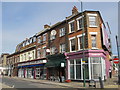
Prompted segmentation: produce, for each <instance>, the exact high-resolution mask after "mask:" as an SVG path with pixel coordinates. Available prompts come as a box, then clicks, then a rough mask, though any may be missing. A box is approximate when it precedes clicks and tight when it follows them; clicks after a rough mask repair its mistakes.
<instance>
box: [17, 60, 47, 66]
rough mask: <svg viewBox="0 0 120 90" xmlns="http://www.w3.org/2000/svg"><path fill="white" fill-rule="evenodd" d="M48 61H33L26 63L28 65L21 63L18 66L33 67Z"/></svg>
mask: <svg viewBox="0 0 120 90" xmlns="http://www.w3.org/2000/svg"><path fill="white" fill-rule="evenodd" d="M46 62H47V61H46V60H39V61H32V62H26V63H20V64H18V66H25V65H32V64H39V63H46Z"/></svg>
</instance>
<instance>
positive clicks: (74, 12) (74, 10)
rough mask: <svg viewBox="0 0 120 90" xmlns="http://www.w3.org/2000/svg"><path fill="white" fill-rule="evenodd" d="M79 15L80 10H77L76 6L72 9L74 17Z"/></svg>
mask: <svg viewBox="0 0 120 90" xmlns="http://www.w3.org/2000/svg"><path fill="white" fill-rule="evenodd" d="M77 13H78V9H77V7H76V6H74V7H73V9H72V15H73V14H77Z"/></svg>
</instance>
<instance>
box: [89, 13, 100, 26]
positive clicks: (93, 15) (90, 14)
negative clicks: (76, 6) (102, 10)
mask: <svg viewBox="0 0 120 90" xmlns="http://www.w3.org/2000/svg"><path fill="white" fill-rule="evenodd" d="M87 15H88V21H89V27H98V26H97V16H98V15H97V14H93V13H88V14H87ZM90 17H95V24H96V25H90Z"/></svg>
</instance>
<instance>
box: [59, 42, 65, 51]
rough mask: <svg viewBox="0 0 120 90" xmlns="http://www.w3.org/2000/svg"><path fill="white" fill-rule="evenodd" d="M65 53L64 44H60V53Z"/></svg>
mask: <svg viewBox="0 0 120 90" xmlns="http://www.w3.org/2000/svg"><path fill="white" fill-rule="evenodd" d="M64 52H65V44H60V53H64Z"/></svg>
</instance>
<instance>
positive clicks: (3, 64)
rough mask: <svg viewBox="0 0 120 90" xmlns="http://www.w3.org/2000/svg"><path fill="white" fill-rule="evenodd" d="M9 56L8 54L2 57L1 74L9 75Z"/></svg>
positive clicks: (0, 63)
mask: <svg viewBox="0 0 120 90" xmlns="http://www.w3.org/2000/svg"><path fill="white" fill-rule="evenodd" d="M8 55H9V54H8V53H3V54H1V57H0V73H3V74H4V75H7V69H8V68H7V63H6V61H7V56H8Z"/></svg>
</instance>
